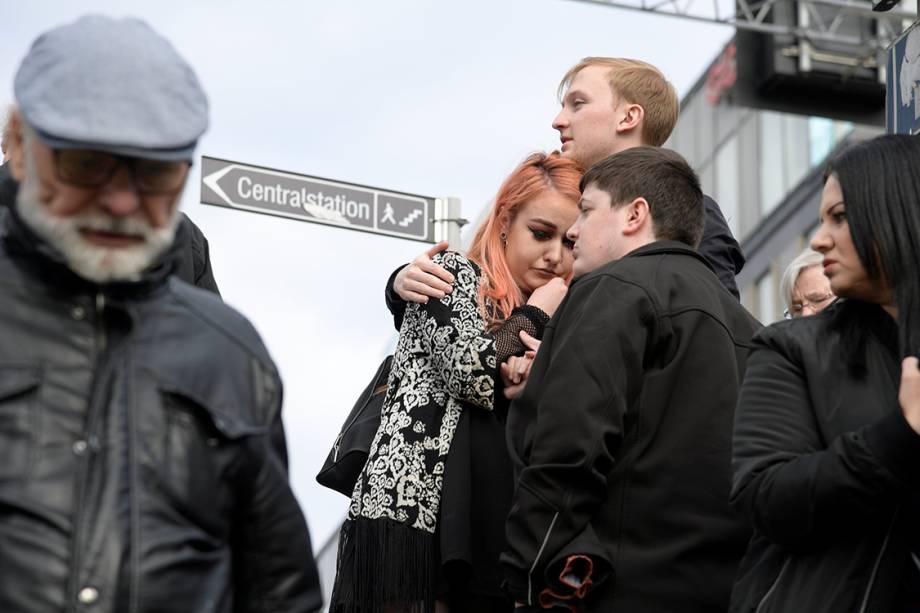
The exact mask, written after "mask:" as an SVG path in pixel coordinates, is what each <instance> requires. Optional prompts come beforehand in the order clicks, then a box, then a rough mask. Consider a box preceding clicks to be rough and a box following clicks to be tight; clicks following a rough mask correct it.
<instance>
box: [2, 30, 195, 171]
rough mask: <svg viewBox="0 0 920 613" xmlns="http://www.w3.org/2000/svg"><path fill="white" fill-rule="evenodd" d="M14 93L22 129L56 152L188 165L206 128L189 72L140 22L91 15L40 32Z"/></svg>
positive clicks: (18, 77)
mask: <svg viewBox="0 0 920 613" xmlns="http://www.w3.org/2000/svg"><path fill="white" fill-rule="evenodd" d="M13 89H14V94H15V97H16V102H17V103H18V106H19V109H20V112H21V113H22V116H23V117H24V118H25V120H26V122H28V124H29V125H30V126H31V127H32V128H34V129H35V131H36V133H37V134H38V136H39V138H40V139H41V141H42V142H43V143H45V144H46V145H48V146H49V147H52V148H56V149H68V148H69V149H75V148H89V149H96V150H102V151H109V152H111V153H116V154H120V155H130V156H137V157H147V158H154V159H163V160H179V159H191V158H192V155H193V154H194V150H195V145H196V143H197V142H198V138H199V137H200V136H201V135H202V134H203V133H204V131H205V129H207V126H208V100H207V97H206V96H205V93H204V91H203V90H202V89H201V84H200V83H199V82H198V77H196V76H195V72H194V71H193V70H192V68H191V66H189V65H188V63H187V62H186V61H185V60H184V59H182V57H181V56H180V55H179V53H178V52H177V51H176V50H175V48H174V47H173V46H172V45H171V44H170V43H169V41H167V40H166V39H165V38H163V37H162V36H160V35H159V34H157V33H156V32H154V31H153V29H152V28H151V27H150V26H149V25H147V24H146V23H144V22H143V21H140V20H138V19H112V18H109V17H103V16H98V15H89V16H86V17H82V18H80V19H79V20H77V21H75V22H74V23H71V24H68V25H65V26H61V27H59V28H55V29H53V30H50V31H48V32H45V33H44V34H42V35H41V36H39V37H38V38H37V39H36V40H35V42H34V43H32V47H31V49H30V50H29V53H28V54H27V55H26V57H25V59H23V61H22V64H20V66H19V71H18V72H17V73H16V79H15V82H14V85H13Z"/></svg>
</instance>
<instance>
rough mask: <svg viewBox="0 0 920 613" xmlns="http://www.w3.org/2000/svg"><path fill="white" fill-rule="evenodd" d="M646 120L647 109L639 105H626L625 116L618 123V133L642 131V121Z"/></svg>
mask: <svg viewBox="0 0 920 613" xmlns="http://www.w3.org/2000/svg"><path fill="white" fill-rule="evenodd" d="M643 119H645V109H644V108H642V106H641V105H639V104H626V106H625V107H624V109H623V115H622V116H621V117H620V121H619V122H618V123H617V132H620V133H623V132H631V131H634V130H640V129H641V126H642V120H643Z"/></svg>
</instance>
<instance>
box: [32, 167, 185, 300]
mask: <svg viewBox="0 0 920 613" xmlns="http://www.w3.org/2000/svg"><path fill="white" fill-rule="evenodd" d="M28 153H31V152H27V155H26V156H25V157H26V160H27V167H26V172H25V180H24V181H23V182H22V183H21V184H20V186H19V194H18V196H17V198H16V207H17V211H18V212H19V216H20V217H21V218H22V220H23V221H24V222H25V223H26V225H28V226H29V228H31V229H32V231H33V232H35V233H36V234H38V236H40V237H41V238H42V239H44V240H45V241H46V242H47V243H48V244H49V245H51V246H52V247H54V248H55V249H57V250H58V251H59V252H60V253H61V255H63V256H64V260H65V261H66V263H67V266H68V268H70V269H71V270H72V271H73V272H75V273H77V274H78V275H80V276H81V277H83V278H84V279H87V280H89V281H93V282H95V283H109V282H112V281H138V280H139V279H140V278H141V273H142V272H143V271H144V270H145V269H146V268H147V267H148V266H150V265H151V264H152V263H153V262H154V260H156V259H157V257H158V256H159V255H160V254H161V253H163V252H164V251H166V250H167V249H169V247H170V245H172V242H173V239H174V238H175V234H176V227H177V226H178V225H179V215H178V212H175V211H174V212H173V215H172V217H171V218H170V220H169V222H168V223H167V224H166V225H165V226H164V227H162V228H159V229H154V228H152V227H151V226H150V224H149V223H148V222H147V220H146V219H144V218H141V217H127V218H124V217H110V216H108V215H104V214H98V213H83V214H77V215H70V216H67V217H58V216H56V215H53V214H51V213H49V212H48V210H47V209H46V207H45V205H44V204H43V203H42V202H41V199H40V196H39V193H40V191H39V190H40V186H39V181H38V174H37V172H36V168H34V166H35V164H34V161H33V160H32V159H31V158H32V156H31V155H28ZM80 230H102V231H105V232H113V233H116V234H130V235H137V236H141V237H143V239H144V242H143V243H141V244H139V245H137V246H132V247H102V246H99V245H96V244H94V243H91V242H90V241H88V240H86V239H85V238H83V235H82V234H80Z"/></svg>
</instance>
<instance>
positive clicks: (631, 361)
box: [502, 147, 760, 613]
mask: <svg viewBox="0 0 920 613" xmlns="http://www.w3.org/2000/svg"><path fill="white" fill-rule="evenodd" d="M582 190H583V194H584V195H583V198H582V201H581V203H580V208H581V214H580V215H579V217H578V220H577V221H576V223H575V224H574V225H573V226H572V227H571V228H570V229H569V231H568V236H569V238H570V239H572V240H573V241H574V242H575V247H574V254H575V275H576V279H575V281H574V282H573V283H572V285H571V288H570V290H569V292H568V295H567V296H566V298H565V300H564V301H563V303H562V305H561V306H560V307H559V309H558V311H557V312H556V316H555V317H554V318H553V320H552V321H551V322H550V323H549V324H548V325H547V327H546V332H545V334H544V337H543V339H544V340H543V344H542V346H541V347H540V350H539V353H537V357H536V359H535V361H534V362H533V364H532V369H531V371H530V375H529V381H528V383H527V385H526V387H525V388H524V390H523V392H522V393H521V395H520V396H519V397H518V398H517V400H515V402H514V404H513V405H512V407H511V410H510V411H509V416H508V423H507V429H506V431H507V436H508V442H509V447H510V451H511V456H512V460H513V461H514V462H515V464H516V466H515V469H516V470H515V472H516V474H517V477H518V479H517V489H516V492H515V495H514V500H513V506H512V510H511V513H510V515H509V516H508V520H507V525H506V536H507V550H506V551H505V553H504V554H503V555H502V563H503V565H504V568H505V573H506V577H507V582H506V588H507V590H508V592H509V593H510V594H511V595H512V596H513V597H514V598H515V599H516V600H517V601H518V603H520V604H522V605H524V606H525V607H534V608H539V607H541V606H544V607H546V606H551V605H552V604H553V603H555V604H558V605H562V606H568V607H569V608H570V609H571V610H579V611H604V612H609V611H630V612H633V613H634V612H637V611H638V612H643V611H648V612H656V613H657V612H662V611H681V612H685V613H692V612H702V611H713V612H715V611H724V610H725V609H726V607H727V606H728V600H729V595H730V592H731V585H732V580H733V577H734V573H735V569H736V567H737V564H738V562H739V560H740V558H741V556H742V554H743V553H744V549H745V546H746V543H747V539H748V537H749V530H748V528H747V526H746V524H745V521H744V520H743V519H742V518H741V517H739V516H737V515H735V514H734V513H733V512H732V511H731V510H730V508H729V503H728V494H729V491H728V490H729V484H730V472H729V471H730V459H731V457H730V456H731V428H732V418H733V413H734V407H735V400H736V397H737V394H738V389H739V387H740V383H741V380H742V375H743V371H744V366H745V361H746V358H747V353H748V348H749V342H750V338H751V336H752V335H753V334H754V332H755V331H756V330H757V329H758V328H759V327H760V325H759V324H758V323H757V321H755V320H754V319H753V318H752V317H751V316H750V315H749V314H748V313H747V312H746V311H745V310H744V308H743V307H741V306H740V305H739V304H738V302H737V300H735V299H734V297H733V296H732V295H731V294H729V293H728V292H726V291H722V288H721V287H719V280H718V278H717V277H716V276H715V275H713V274H712V271H711V270H710V269H709V267H708V266H707V265H706V263H705V262H704V260H703V257H702V256H701V255H700V254H699V253H698V252H697V251H696V246H697V244H698V243H699V240H700V236H701V234H702V231H703V223H704V219H703V215H704V208H703V195H702V192H701V190H700V185H699V181H698V179H697V177H696V175H695V174H694V172H693V171H692V170H691V169H690V167H689V166H688V165H687V163H686V162H685V161H684V160H683V158H681V157H680V156H679V155H678V154H676V153H674V152H672V151H669V150H666V149H660V148H653V147H635V148H630V149H628V150H626V151H623V152H621V153H617V154H615V155H613V156H611V157H609V158H606V159H605V160H603V161H601V162H599V163H597V164H596V165H595V166H593V167H592V168H591V169H590V170H589V171H588V172H587V174H586V175H585V177H584V179H583V181H582Z"/></svg>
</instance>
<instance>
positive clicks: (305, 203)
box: [201, 157, 435, 242]
mask: <svg viewBox="0 0 920 613" xmlns="http://www.w3.org/2000/svg"><path fill="white" fill-rule="evenodd" d="M201 177H202V178H201V201H202V203H204V204H213V205H216V206H225V207H230V208H235V209H243V210H248V211H253V212H257V213H267V214H270V215H277V216H280V217H287V218H291V219H299V220H303V221H311V222H316V223H323V224H327V225H335V226H340V227H344V228H349V229H353V230H362V231H365V232H374V233H377V234H387V235H391V236H399V237H402V238H409V239H413V240H420V241H425V242H435V240H434V232H433V228H432V221H433V219H434V208H435V199H434V198H427V197H425V196H417V195H414V194H405V193H400V192H392V191H389V190H381V189H378V188H373V187H368V186H364V185H357V184H353V183H345V182H342V181H331V180H329V179H321V178H318V177H311V176H308V175H300V174H295V173H290V172H284V171H280V170H274V169H270V168H262V167H259V166H252V165H249V164H242V163H239V162H231V161H227V160H219V159H216V158H209V157H203V158H202V173H201Z"/></svg>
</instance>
